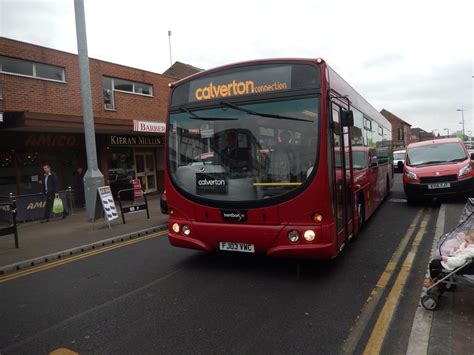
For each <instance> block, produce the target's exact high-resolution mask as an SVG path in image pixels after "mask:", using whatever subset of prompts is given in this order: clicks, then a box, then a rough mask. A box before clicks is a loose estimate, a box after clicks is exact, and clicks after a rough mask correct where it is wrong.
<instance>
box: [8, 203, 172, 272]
mask: <svg viewBox="0 0 474 355" xmlns="http://www.w3.org/2000/svg"><path fill="white" fill-rule="evenodd" d="M148 205H149V211H150V219H147V216H146V212H145V211H143V212H141V211H140V212H135V213H128V214H126V215H125V221H126V224H123V223H122V219H121V218H120V214H119V218H118V219H115V220H113V221H112V222H111V223H110V226H111V228H109V225H108V224H107V222H106V221H105V220H103V219H100V220H98V221H97V222H95V223H89V222H87V218H86V213H85V209H79V210H75V211H73V212H72V213H71V214H70V215H69V216H68V217H67V218H65V219H60V218H59V219H51V221H50V222H49V223H40V222H39V221H36V222H28V223H20V224H19V225H18V239H19V244H20V248H19V249H16V248H15V243H14V237H13V236H2V237H0V273H1V270H2V268H4V267H5V266H7V265H12V264H17V263H20V262H23V261H25V260H31V259H37V258H38V257H42V256H48V255H52V254H53V255H54V254H55V253H59V252H62V251H65V250H71V249H74V248H77V247H81V246H84V245H88V244H92V243H95V242H98V241H102V240H107V239H110V238H114V237H117V236H128V235H130V234H135V233H136V232H137V231H144V232H143V233H145V231H147V230H153V228H158V227H159V226H161V225H163V224H165V223H167V221H168V216H167V215H163V214H161V211H160V200H159V196H158V195H154V196H149V197H148ZM116 206H117V208H119V207H118V203H116Z"/></svg>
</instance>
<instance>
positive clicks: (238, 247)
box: [219, 242, 255, 253]
mask: <svg viewBox="0 0 474 355" xmlns="http://www.w3.org/2000/svg"><path fill="white" fill-rule="evenodd" d="M219 249H220V250H226V251H239V252H242V253H255V246H254V245H253V244H247V243H233V242H220V243H219Z"/></svg>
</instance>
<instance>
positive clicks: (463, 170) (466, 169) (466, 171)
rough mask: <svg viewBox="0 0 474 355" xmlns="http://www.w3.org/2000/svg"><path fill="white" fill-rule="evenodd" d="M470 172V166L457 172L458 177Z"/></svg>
mask: <svg viewBox="0 0 474 355" xmlns="http://www.w3.org/2000/svg"><path fill="white" fill-rule="evenodd" d="M471 171H472V166H471V165H470V164H467V165H466V166H465V167H464V168H462V169H461V170H459V172H458V176H459V177H461V176H463V175H466V174H469V173H470V172H471Z"/></svg>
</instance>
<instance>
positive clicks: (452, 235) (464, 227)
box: [433, 198, 474, 259]
mask: <svg viewBox="0 0 474 355" xmlns="http://www.w3.org/2000/svg"><path fill="white" fill-rule="evenodd" d="M472 229H474V198H469V199H468V200H467V202H466V205H465V206H464V209H463V211H462V213H461V217H460V218H459V222H458V224H457V226H456V228H454V229H453V230H451V231H450V232H447V233H445V234H443V235H442V236H441V237H440V238H439V240H438V244H437V248H436V250H435V251H434V254H433V256H434V258H436V259H439V258H441V256H442V255H444V256H449V255H450V253H451V251H452V250H453V248H455V247H457V246H458V245H460V244H461V243H463V242H464V233H465V232H467V231H469V230H472Z"/></svg>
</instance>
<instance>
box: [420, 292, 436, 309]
mask: <svg viewBox="0 0 474 355" xmlns="http://www.w3.org/2000/svg"><path fill="white" fill-rule="evenodd" d="M421 304H422V305H423V307H425V309H426V310H428V311H434V310H436V309H438V306H439V297H438V296H435V295H425V296H423V297H422V298H421Z"/></svg>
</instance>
